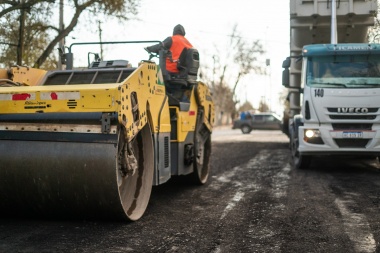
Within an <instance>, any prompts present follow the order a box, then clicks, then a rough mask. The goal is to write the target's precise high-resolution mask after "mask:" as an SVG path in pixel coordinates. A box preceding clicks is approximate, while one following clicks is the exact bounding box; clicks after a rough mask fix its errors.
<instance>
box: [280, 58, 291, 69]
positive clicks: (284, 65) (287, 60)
mask: <svg viewBox="0 0 380 253" xmlns="http://www.w3.org/2000/svg"><path fill="white" fill-rule="evenodd" d="M282 67H283V68H284V69H288V68H290V57H286V59H285V60H284V61H283V62H282Z"/></svg>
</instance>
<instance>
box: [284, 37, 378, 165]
mask: <svg viewBox="0 0 380 253" xmlns="http://www.w3.org/2000/svg"><path fill="white" fill-rule="evenodd" d="M285 72H286V71H285ZM301 73H302V74H301V89H300V90H301V91H302V92H303V99H302V101H303V105H302V110H301V115H296V116H295V117H294V119H293V121H292V122H291V127H290V129H289V131H290V142H291V144H290V146H291V149H292V155H293V158H294V161H295V166H296V167H307V166H308V165H309V162H310V159H311V157H312V156H316V155H331V154H346V155H372V156H378V155H379V154H380V141H379V138H380V124H379V121H380V111H379V108H380V44H317V45H308V46H304V47H303V51H302V72H301ZM284 78H287V74H285V75H284ZM284 83H286V81H285V82H284Z"/></svg>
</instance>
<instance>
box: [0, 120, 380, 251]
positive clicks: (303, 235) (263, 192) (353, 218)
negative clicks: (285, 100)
mask: <svg viewBox="0 0 380 253" xmlns="http://www.w3.org/2000/svg"><path fill="white" fill-rule="evenodd" d="M212 138H213V145H212V148H213V151H212V166H211V168H212V173H211V174H212V176H211V178H210V180H209V182H208V183H207V184H206V185H204V186H193V185H190V184H188V183H185V182H184V181H183V180H181V178H179V179H176V180H171V181H169V182H168V183H166V184H164V185H160V186H156V187H154V188H153V192H152V196H151V200H150V203H149V206H148V209H147V211H146V213H145V215H144V216H143V217H142V219H140V220H139V221H137V222H129V223H125V222H124V223H123V222H107V221H73V220H71V221H70V220H41V219H40V220H35V219H21V218H16V219H15V218H13V219H9V218H7V217H1V218H2V220H0V252H144V253H145V252H181V253H182V252H211V253H219V252H344V253H346V252H380V247H379V242H380V208H379V205H380V173H379V168H380V166H379V164H378V161H377V160H375V159H366V160H365V159H357V158H351V157H340V158H334V159H333V158H326V157H320V158H318V159H315V160H314V161H313V164H312V166H311V168H309V169H307V170H295V169H293V168H292V167H291V163H290V152H289V149H288V139H287V137H286V136H285V135H283V134H282V133H281V132H279V131H252V132H251V134H248V135H243V134H242V133H241V132H240V130H230V129H228V128H227V129H217V130H215V131H214V133H213V136H212ZM20 187H22V186H20ZM25 212H27V210H25Z"/></svg>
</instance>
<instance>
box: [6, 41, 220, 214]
mask: <svg viewBox="0 0 380 253" xmlns="http://www.w3.org/2000/svg"><path fill="white" fill-rule="evenodd" d="M103 43H105V42H103ZM112 43H113V42H110V44H112ZM124 43H144V41H138V42H124ZM145 43H149V42H145ZM72 46H73V45H71V46H70V47H69V48H68V49H69V52H67V53H66V54H63V55H62V57H63V59H64V61H66V62H65V63H66V66H67V67H66V69H65V70H54V71H45V70H41V69H34V68H29V67H24V66H14V67H10V68H7V69H1V70H0V210H1V212H2V213H3V214H16V215H21V216H31V215H32V216H34V215H38V216H39V215H42V216H44V217H51V218H56V217H58V218H61V217H75V218H79V219H88V218H90V219H92V218H95V219H98V218H105V219H115V220H120V219H124V220H138V219H139V218H140V217H142V215H143V214H144V212H145V210H146V208H147V205H148V202H149V198H150V195H151V190H152V186H154V185H159V184H163V183H165V182H167V181H168V180H169V179H170V178H171V177H172V176H180V175H181V176H184V177H187V178H188V179H190V180H192V181H193V182H194V183H196V184H200V185H202V184H204V183H206V181H207V179H208V177H209V173H210V155H211V133H212V127H213V123H214V105H213V101H212V97H211V93H210V90H209V88H208V87H207V85H205V84H204V83H203V82H200V81H197V80H196V74H197V72H198V67H199V55H198V53H197V51H196V50H195V49H192V50H189V52H187V56H186V62H185V63H186V64H184V63H182V66H181V68H182V70H184V72H181V73H182V74H183V75H182V74H181V75H180V76H179V75H178V76H172V75H170V74H169V73H167V72H166V70H165V66H162V64H164V62H165V61H164V60H163V59H164V58H165V54H166V52H165V51H164V50H161V51H160V55H159V58H158V59H159V63H155V62H154V61H153V60H152V58H150V59H149V60H144V61H141V62H139V63H138V66H136V67H132V66H131V64H130V63H129V62H128V61H125V60H115V61H102V60H100V59H96V61H93V62H92V63H90V64H89V66H88V67H86V68H73V67H72V65H73V54H72ZM169 83H170V84H171V85H172V84H176V85H178V86H177V87H180V91H182V92H183V94H184V95H186V96H187V99H185V100H183V99H181V98H178V96H175V95H173V93H169V92H168V91H167V90H168V88H167V87H168V84H169Z"/></svg>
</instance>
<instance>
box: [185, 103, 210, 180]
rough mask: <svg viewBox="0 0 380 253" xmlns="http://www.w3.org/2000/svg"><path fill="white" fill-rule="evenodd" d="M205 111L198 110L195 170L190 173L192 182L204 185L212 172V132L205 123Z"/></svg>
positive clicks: (195, 137)
mask: <svg viewBox="0 0 380 253" xmlns="http://www.w3.org/2000/svg"><path fill="white" fill-rule="evenodd" d="M203 119H204V112H203V110H201V109H200V110H199V111H198V116H197V123H196V128H195V134H194V159H193V168H194V171H193V172H192V173H191V174H190V178H191V181H192V183H194V184H197V185H203V184H205V183H206V182H207V180H208V177H209V174H210V156H211V133H210V131H209V130H208V128H207V127H206V126H205V124H204V123H203Z"/></svg>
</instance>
